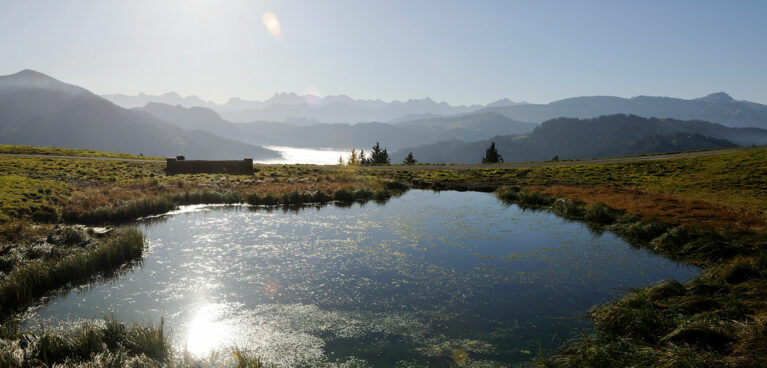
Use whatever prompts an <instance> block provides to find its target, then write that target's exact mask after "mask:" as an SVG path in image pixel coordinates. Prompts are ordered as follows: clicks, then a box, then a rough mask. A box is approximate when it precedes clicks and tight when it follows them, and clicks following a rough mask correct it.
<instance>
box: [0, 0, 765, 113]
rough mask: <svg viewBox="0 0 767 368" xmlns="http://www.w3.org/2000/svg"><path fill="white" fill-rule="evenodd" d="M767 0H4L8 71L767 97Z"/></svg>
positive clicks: (107, 84)
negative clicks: (28, 70) (31, 70)
mask: <svg viewBox="0 0 767 368" xmlns="http://www.w3.org/2000/svg"><path fill="white" fill-rule="evenodd" d="M765 19H767V1H761V0H755V1H747V0H742V1H724V0H722V1H713V0H711V1H709V0H689V1H671V0H664V1H653V0H641V1H628V0H627V1H612V0H610V1H585V0H584V1H545V0H541V1H532V0H531V1H481V0H471V1H469V0H466V1H450V0H440V1H425V0H423V1H413V0H405V1H399V0H381V1H368V0H349V1H342V0H307V1H289V0H280V1H258V0H250V1H239V0H231V1H229V0H211V1H206V0H186V1H163V0H147V1H137V0H92V1H83V0H68V1H36V0H26V1H22V0H18V1H16V0H3V1H2V2H0V55H2V56H0V75H6V74H12V73H15V72H18V71H19V70H22V69H34V70H37V71H40V72H43V73H45V74H48V75H51V76H53V77H55V78H57V79H60V80H63V81H66V82H69V83H73V84H77V85H80V86H82V87H85V88H87V89H90V90H91V91H93V92H95V93H99V94H106V93H126V94H137V93H139V92H145V93H149V94H161V93H165V92H168V91H176V92H178V93H179V94H182V95H197V96H200V97H202V98H204V99H211V100H214V101H216V102H225V101H226V100H227V99H228V98H229V97H232V96H236V97H240V98H245V99H258V100H262V99H266V98H268V97H270V96H271V95H273V94H274V93H277V92H296V93H299V94H303V93H307V92H310V93H313V94H320V95H338V94H346V95H349V96H352V97H355V98H366V99H383V100H387V101H388V100H395V99H397V100H407V99H410V98H423V97H431V98H433V99H435V100H438V101H447V102H449V103H451V104H456V105H457V104H485V103H488V102H491V101H494V100H497V99H500V98H504V97H507V98H510V99H512V100H515V101H520V100H524V101H527V102H533V103H547V102H551V101H554V100H558V99H562V98H567V97H573V96H584V95H613V96H621V97H632V96H637V95H652V96H671V97H681V98H696V97H700V96H704V95H706V94H709V93H712V92H719V91H725V92H727V93H729V94H730V95H732V96H733V97H734V98H736V99H742V100H750V101H754V102H759V103H767V88H766V87H765V86H767V25H766V23H765Z"/></svg>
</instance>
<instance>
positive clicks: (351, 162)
mask: <svg viewBox="0 0 767 368" xmlns="http://www.w3.org/2000/svg"><path fill="white" fill-rule="evenodd" d="M359 163H360V160H359V156H357V150H355V149H354V148H352V154H351V155H349V159H348V160H347V161H346V165H348V166H357V165H359Z"/></svg>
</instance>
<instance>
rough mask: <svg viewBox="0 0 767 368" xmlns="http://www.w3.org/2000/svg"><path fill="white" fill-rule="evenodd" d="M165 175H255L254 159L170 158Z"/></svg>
mask: <svg viewBox="0 0 767 368" xmlns="http://www.w3.org/2000/svg"><path fill="white" fill-rule="evenodd" d="M165 173H166V174H168V175H174V174H231V175H253V159H252V158H246V159H242V160H216V161H214V160H186V159H184V157H183V156H179V157H169V158H168V159H167V166H165Z"/></svg>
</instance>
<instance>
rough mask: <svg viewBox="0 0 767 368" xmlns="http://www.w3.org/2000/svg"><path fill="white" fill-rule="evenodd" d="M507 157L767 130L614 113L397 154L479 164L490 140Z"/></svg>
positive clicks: (581, 153)
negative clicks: (520, 133)
mask: <svg viewBox="0 0 767 368" xmlns="http://www.w3.org/2000/svg"><path fill="white" fill-rule="evenodd" d="M493 141H494V142H496V147H497V148H498V151H499V152H500V153H501V155H502V156H503V158H504V160H505V161H507V162H511V161H538V160H549V159H552V158H553V157H555V156H558V157H559V159H584V158H604V157H614V156H625V155H635V154H650V153H662V152H673V151H685V150H695V149H707V148H722V147H732V146H735V145H763V144H767V130H764V129H759V128H729V127H726V126H723V125H721V124H716V123H710V122H706V121H682V120H676V119H657V118H643V117H640V116H636V115H626V114H614V115H607V116H600V117H598V118H593V119H576V118H558V119H552V120H548V121H545V122H543V123H542V124H541V125H540V126H539V127H537V128H536V129H535V130H534V131H533V132H532V133H531V134H530V135H527V136H512V135H505V136H496V137H494V138H491V139H487V140H482V141H476V142H462V141H457V140H453V141H445V142H439V143H436V144H431V145H426V146H420V147H414V148H407V149H402V150H400V151H397V152H395V153H394V154H393V157H392V159H393V160H394V161H401V160H402V159H403V158H404V157H405V155H407V154H408V152H413V154H414V155H415V158H416V159H417V160H418V161H420V162H433V163H440V162H441V163H477V162H479V161H480V160H481V158H482V154H483V153H484V151H485V149H486V148H487V147H488V146H489V145H490V142H493Z"/></svg>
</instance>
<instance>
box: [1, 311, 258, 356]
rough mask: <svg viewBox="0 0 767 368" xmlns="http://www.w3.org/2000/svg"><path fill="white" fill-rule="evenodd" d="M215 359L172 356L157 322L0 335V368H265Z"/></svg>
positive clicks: (109, 320) (238, 352)
mask: <svg viewBox="0 0 767 368" xmlns="http://www.w3.org/2000/svg"><path fill="white" fill-rule="evenodd" d="M217 353H218V354H217V356H214V357H213V358H197V357H193V356H191V355H190V354H188V353H177V352H175V351H174V350H173V348H172V342H171V340H170V337H169V335H168V333H167V331H165V324H164V321H163V320H162V319H161V320H160V322H159V323H158V324H135V323H134V324H130V325H128V324H125V323H124V322H121V321H118V320H117V319H115V318H114V317H105V318H104V319H103V320H101V321H92V322H86V323H84V324H82V325H80V326H77V327H75V328H70V329H68V330H66V331H61V330H52V329H48V328H45V327H44V326H41V327H40V328H39V329H38V330H37V331H33V332H26V333H23V334H21V333H20V332H19V331H18V329H17V328H16V327H13V326H12V327H10V328H5V329H4V330H2V331H0V367H19V368H23V367H40V366H46V367H51V366H54V367H72V368H86V367H87V368H123V367H137V368H138V367H142V368H143V367H146V368H150V367H167V368H192V367H195V368H200V367H222V366H228V367H241V368H265V367H269V365H268V364H266V363H264V362H263V361H262V360H261V359H260V358H259V357H258V356H256V355H254V354H252V353H251V352H249V351H246V350H243V349H240V348H237V347H235V348H231V349H227V350H225V351H221V352H217Z"/></svg>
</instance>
